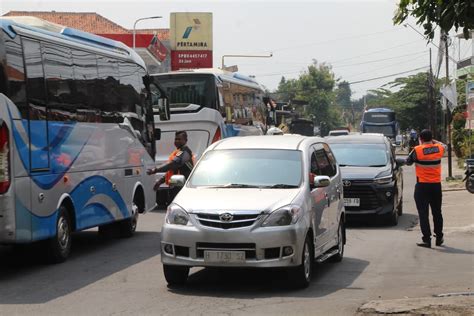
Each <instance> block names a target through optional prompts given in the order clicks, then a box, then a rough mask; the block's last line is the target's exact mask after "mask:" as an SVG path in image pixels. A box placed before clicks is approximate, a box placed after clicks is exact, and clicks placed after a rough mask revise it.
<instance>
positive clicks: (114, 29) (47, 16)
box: [4, 11, 170, 41]
mask: <svg viewBox="0 0 474 316" xmlns="http://www.w3.org/2000/svg"><path fill="white" fill-rule="evenodd" d="M4 16H35V17H37V18H40V19H43V20H46V21H49V22H53V23H56V24H60V25H64V26H68V27H73V28H75V29H78V30H81V31H84V32H89V33H94V34H129V33H133V30H127V29H126V28H124V27H122V26H120V25H118V24H117V23H114V22H112V21H110V20H109V19H107V18H104V17H103V16H102V15H100V14H97V13H95V12H56V11H10V12H8V13H6V14H4ZM136 33H137V34H155V33H157V34H158V39H159V40H160V41H169V39H170V30H169V29H137V30H136Z"/></svg>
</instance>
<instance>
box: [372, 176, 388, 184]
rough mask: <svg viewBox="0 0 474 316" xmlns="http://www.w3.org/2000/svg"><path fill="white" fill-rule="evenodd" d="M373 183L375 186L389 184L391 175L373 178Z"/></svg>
mask: <svg viewBox="0 0 474 316" xmlns="http://www.w3.org/2000/svg"><path fill="white" fill-rule="evenodd" d="M374 182H375V183H377V184H389V183H390V182H392V175H389V176H385V177H380V178H375V179H374Z"/></svg>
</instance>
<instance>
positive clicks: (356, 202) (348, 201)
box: [344, 198, 360, 206]
mask: <svg viewBox="0 0 474 316" xmlns="http://www.w3.org/2000/svg"><path fill="white" fill-rule="evenodd" d="M344 206H360V199H359V198H344Z"/></svg>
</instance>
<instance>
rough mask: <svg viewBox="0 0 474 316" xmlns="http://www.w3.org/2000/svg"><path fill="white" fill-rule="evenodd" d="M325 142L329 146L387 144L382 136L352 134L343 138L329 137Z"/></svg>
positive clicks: (342, 136)
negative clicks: (340, 144)
mask: <svg viewBox="0 0 474 316" xmlns="http://www.w3.org/2000/svg"><path fill="white" fill-rule="evenodd" d="M325 140H326V141H327V142H328V143H329V144H337V143H369V144H370V143H376V144H382V143H385V136H384V135H382V134H350V135H341V136H328V137H326V138H325Z"/></svg>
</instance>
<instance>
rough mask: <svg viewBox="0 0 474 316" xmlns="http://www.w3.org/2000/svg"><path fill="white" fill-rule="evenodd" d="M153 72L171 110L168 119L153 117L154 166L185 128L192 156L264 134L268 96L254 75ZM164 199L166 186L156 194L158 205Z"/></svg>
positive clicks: (215, 71)
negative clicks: (220, 142) (226, 141)
mask: <svg viewBox="0 0 474 316" xmlns="http://www.w3.org/2000/svg"><path fill="white" fill-rule="evenodd" d="M151 76H152V78H153V81H154V82H155V83H157V84H158V85H160V86H161V88H163V90H164V91H165V93H166V96H167V97H168V99H169V104H170V110H171V119H170V120H169V121H166V122H163V121H161V120H160V119H159V118H158V117H157V116H155V123H156V124H157V128H158V127H159V129H160V130H161V137H160V142H159V144H157V154H156V158H155V160H156V163H157V165H159V164H162V163H165V162H166V161H167V160H168V156H169V154H170V153H171V152H172V151H173V150H174V149H175V146H174V136H175V132H176V131H180V130H184V131H186V132H187V134H188V146H189V148H190V149H191V150H192V151H193V153H194V155H195V157H196V158H199V157H200V156H201V155H202V153H203V152H204V150H205V149H206V148H207V147H208V146H209V145H210V144H212V143H214V142H216V141H218V140H220V139H222V138H225V137H232V136H247V135H263V134H265V132H266V129H267V124H266V122H267V116H268V111H267V104H266V103H267V102H268V98H266V97H265V89H264V87H263V86H262V85H260V84H259V83H258V82H257V81H255V79H253V78H250V77H247V76H244V75H241V74H239V73H232V72H228V71H223V70H220V69H195V70H181V71H175V72H169V73H163V74H153V75H151ZM158 176H161V175H158ZM167 198H168V194H167V188H166V186H164V187H163V188H161V189H160V190H159V192H158V194H157V199H158V202H159V204H166V200H167ZM168 202H169V201H168Z"/></svg>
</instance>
